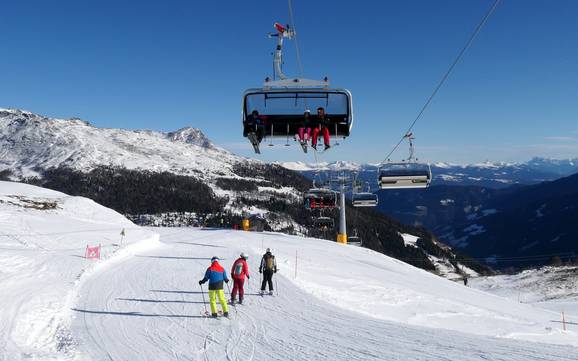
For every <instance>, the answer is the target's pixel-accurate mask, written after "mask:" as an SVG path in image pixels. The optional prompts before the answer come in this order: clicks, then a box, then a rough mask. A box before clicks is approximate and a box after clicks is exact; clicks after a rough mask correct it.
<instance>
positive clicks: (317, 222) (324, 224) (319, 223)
mask: <svg viewBox="0 0 578 361" xmlns="http://www.w3.org/2000/svg"><path fill="white" fill-rule="evenodd" d="M313 226H314V227H315V228H319V229H333V227H335V222H334V221H333V218H330V217H316V218H314V219H313Z"/></svg>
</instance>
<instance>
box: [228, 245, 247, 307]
mask: <svg viewBox="0 0 578 361" xmlns="http://www.w3.org/2000/svg"><path fill="white" fill-rule="evenodd" d="M247 258H249V255H248V254H246V253H245V252H243V253H241V257H239V258H238V259H237V260H236V261H235V262H234V263H233V267H232V268H231V277H233V291H232V292H231V303H232V304H235V300H236V298H237V291H239V303H240V304H242V303H243V296H244V295H245V291H244V290H243V284H244V283H245V276H247V279H250V277H249V266H248V265H247Z"/></svg>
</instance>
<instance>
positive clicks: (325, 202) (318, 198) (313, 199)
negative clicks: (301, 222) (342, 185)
mask: <svg viewBox="0 0 578 361" xmlns="http://www.w3.org/2000/svg"><path fill="white" fill-rule="evenodd" d="M303 200H304V203H305V208H307V209H333V208H335V207H336V206H337V192H335V191H332V190H331V189H326V188H313V189H310V190H309V191H308V192H307V193H306V194H305V196H304V199H303Z"/></svg>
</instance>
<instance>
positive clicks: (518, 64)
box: [0, 0, 578, 163]
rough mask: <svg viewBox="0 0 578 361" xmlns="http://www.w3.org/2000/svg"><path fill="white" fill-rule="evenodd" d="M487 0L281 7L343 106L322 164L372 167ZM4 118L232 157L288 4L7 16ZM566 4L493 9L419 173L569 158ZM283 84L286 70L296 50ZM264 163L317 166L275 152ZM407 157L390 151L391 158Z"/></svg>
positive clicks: (59, 4) (1, 86)
mask: <svg viewBox="0 0 578 361" xmlns="http://www.w3.org/2000/svg"><path fill="white" fill-rule="evenodd" d="M491 2H492V1H491V0H437V1H432V0H420V1H418V0H404V1H385V0H383V1H381V0H375V1H364V0H361V1H329V0H328V1H325V0H323V1H321V0H319V1H305V0H293V7H294V12H295V22H296V24H295V25H296V28H297V30H298V36H299V43H300V47H301V53H302V60H303V65H304V73H305V76H307V77H309V78H321V77H323V76H325V75H327V76H329V77H330V79H331V80H332V84H333V85H335V86H338V87H345V88H348V89H350V90H351V91H352V93H353V95H354V110H355V116H356V119H355V124H354V128H353V131H352V135H351V137H350V138H349V139H348V140H346V141H344V142H341V143H342V145H341V146H339V147H336V148H335V149H333V150H332V151H330V152H327V153H325V154H323V155H322V156H321V157H320V159H322V160H327V161H333V160H352V161H359V162H377V161H380V160H381V159H383V157H385V155H386V154H387V153H388V152H389V150H390V149H391V147H392V146H393V144H395V143H396V142H397V140H398V139H399V137H400V136H401V135H402V133H403V132H404V131H405V129H406V128H407V127H408V125H409V123H410V122H411V121H412V120H413V119H414V117H415V116H416V114H417V112H418V111H419V109H420V107H421V106H422V104H423V103H424V101H425V99H426V98H427V97H428V96H429V94H430V93H431V91H432V90H433V88H434V86H435V85H436V83H437V81H438V80H439V79H440V77H441V76H442V75H443V73H444V72H445V71H446V69H447V67H448V66H449V64H450V63H451V61H452V60H453V58H454V57H455V55H456V54H457V52H458V51H459V49H460V48H461V47H462V46H463V45H464V44H465V42H466V40H467V38H468V37H469V35H470V34H471V32H472V30H473V28H474V27H475V26H476V24H477V23H478V22H479V20H480V19H481V17H482V15H483V14H484V13H485V11H486V10H487V9H488V8H489V6H490V5H491ZM2 9H3V16H2V21H1V22H0V33H1V34H3V36H2V49H3V51H2V55H1V56H0V74H1V75H2V77H1V79H2V80H1V82H0V107H10V108H23V109H27V110H30V111H33V112H35V113H39V114H45V115H48V116H54V117H61V118H68V117H80V118H82V119H86V120H89V121H90V122H91V123H92V124H94V125H95V126H98V127H120V128H129V129H142V128H144V129H156V130H166V131H168V130H175V129H178V128H181V127H184V126H188V125H190V126H194V127H199V128H201V129H202V130H203V131H204V132H205V133H206V134H207V135H208V136H209V137H210V138H211V139H212V140H213V141H214V142H215V143H217V144H220V145H223V146H224V147H226V148H228V149H230V150H232V151H234V152H235V153H238V154H241V155H247V156H252V150H251V149H250V146H249V145H248V142H246V139H245V138H243V137H242V135H241V119H240V104H241V94H242V92H243V90H244V89H246V88H251V87H258V86H260V85H261V83H262V80H263V79H264V78H265V77H266V76H268V75H270V74H271V70H272V57H271V52H272V50H273V49H274V42H273V41H272V40H271V39H268V38H267V37H266V34H267V32H270V31H272V30H273V28H272V24H273V22H274V21H280V22H282V23H286V22H287V21H288V9H287V2H286V1H203V2H200V1H198V2H197V1H194V2H193V1H155V2H151V1H108V0H101V1H77V0H76V1H18V2H8V3H6V4H3V6H2ZM577 23H578V1H574V0H556V1H547V0H541V1H538V0H503V1H502V3H501V4H500V5H499V7H498V9H497V10H496V12H495V13H494V15H493V16H492V17H491V19H490V20H489V22H488V24H487V25H486V27H485V28H484V29H483V30H482V32H481V33H480V35H479V36H478V38H477V39H476V41H475V43H474V44H473V46H472V48H470V50H469V51H468V52H467V53H466V55H465V57H464V58H463V60H462V62H461V63H460V64H458V66H457V67H456V69H455V70H454V72H453V74H452V75H451V77H450V78H449V80H448V81H447V82H446V84H445V86H444V87H443V88H442V89H441V91H440V92H439V93H438V95H437V97H436V98H435V100H434V101H433V103H432V105H431V106H430V108H429V109H428V110H427V112H426V113H425V115H424V116H423V118H422V119H421V120H420V122H419V123H418V124H417V126H416V128H415V129H414V132H415V135H416V147H417V152H418V156H419V157H420V158H422V159H424V160H430V161H450V162H460V163H465V162H478V161H484V160H487V159H489V160H503V161H524V160H527V159H529V158H531V157H533V156H549V157H555V158H565V157H576V156H578V65H577V64H578V46H576V44H578V27H577V26H576V24H577ZM287 45H288V46H287V47H286V49H287V52H286V54H285V62H286V64H285V68H284V69H285V71H286V73H295V72H296V70H297V66H296V59H295V52H294V49H293V44H292V43H288V44H287ZM277 143H278V144H279V145H278V146H276V147H273V148H269V147H267V148H266V149H264V154H263V155H262V156H259V158H260V159H264V160H282V161H313V156H312V155H311V154H310V155H308V156H306V155H304V154H303V153H302V152H301V150H300V149H299V148H298V147H296V146H293V147H289V148H286V147H283V146H282V143H283V142H282V141H278V142H277ZM405 155H406V149H402V150H401V151H400V152H397V153H396V154H394V156H393V158H403V157H405Z"/></svg>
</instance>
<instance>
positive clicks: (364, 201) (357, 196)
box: [351, 192, 378, 207]
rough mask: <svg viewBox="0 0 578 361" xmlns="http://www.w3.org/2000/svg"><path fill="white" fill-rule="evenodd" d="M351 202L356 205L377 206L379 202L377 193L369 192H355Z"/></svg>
mask: <svg viewBox="0 0 578 361" xmlns="http://www.w3.org/2000/svg"><path fill="white" fill-rule="evenodd" d="M351 203H352V205H353V206H354V207H375V206H377V203H378V198H377V194H374V193H369V192H361V193H353V195H352V199H351Z"/></svg>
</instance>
